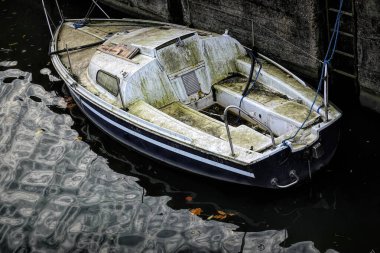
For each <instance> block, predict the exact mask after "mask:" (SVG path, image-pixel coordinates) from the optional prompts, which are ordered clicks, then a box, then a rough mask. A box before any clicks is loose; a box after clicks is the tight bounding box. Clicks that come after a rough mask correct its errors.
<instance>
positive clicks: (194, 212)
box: [190, 207, 203, 215]
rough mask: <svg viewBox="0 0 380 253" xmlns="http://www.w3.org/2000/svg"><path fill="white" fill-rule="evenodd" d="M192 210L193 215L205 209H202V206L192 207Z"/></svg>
mask: <svg viewBox="0 0 380 253" xmlns="http://www.w3.org/2000/svg"><path fill="white" fill-rule="evenodd" d="M190 212H191V213H192V214H193V215H200V214H201V213H202V212H203V210H202V208H199V207H198V208H194V209H190Z"/></svg>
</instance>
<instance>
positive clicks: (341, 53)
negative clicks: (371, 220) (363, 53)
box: [335, 50, 355, 59]
mask: <svg viewBox="0 0 380 253" xmlns="http://www.w3.org/2000/svg"><path fill="white" fill-rule="evenodd" d="M335 53H337V54H340V55H344V56H347V57H350V58H352V59H355V55H353V54H349V53H346V52H343V51H340V50H335Z"/></svg>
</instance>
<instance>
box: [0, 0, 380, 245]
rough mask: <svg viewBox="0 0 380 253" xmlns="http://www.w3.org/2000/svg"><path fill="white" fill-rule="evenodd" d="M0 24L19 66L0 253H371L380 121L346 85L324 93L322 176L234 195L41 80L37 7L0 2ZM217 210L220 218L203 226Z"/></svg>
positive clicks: (5, 74)
mask: <svg viewBox="0 0 380 253" xmlns="http://www.w3.org/2000/svg"><path fill="white" fill-rule="evenodd" d="M51 2H52V3H53V1H51ZM61 2H63V1H61ZM78 2H79V1H77V2H75V1H73V0H72V1H65V2H64V3H62V4H63V7H64V11H65V14H66V16H70V17H78V16H79V17H81V16H83V15H84V14H85V12H86V11H87V8H88V6H89V5H90V3H88V2H86V1H81V2H80V3H78ZM56 14H57V13H54V12H53V16H56ZM98 16H100V13H98ZM112 16H113V17H122V15H121V14H120V13H116V12H112ZM53 18H54V17H53ZM0 21H1V23H0V24H1V33H0V34H1V35H0V62H3V65H5V64H4V61H17V65H16V66H13V67H0V126H1V127H0V173H1V174H0V249H1V250H0V251H1V252H23V251H26V252H32V251H34V252H87V251H89V252H179V251H182V252H213V251H214V252H239V251H242V249H244V250H243V252H317V250H316V249H318V250H319V251H320V252H325V251H326V250H328V249H333V250H336V251H338V252H371V251H372V252H379V251H380V240H379V239H380V232H379V227H380V226H379V225H380V189H379V183H378V180H379V178H380V170H379V165H378V163H379V154H380V149H379V148H378V144H379V141H380V134H379V133H378V131H379V129H380V116H379V115H378V114H376V113H373V112H371V111H369V110H366V109H364V108H360V107H358V106H357V102H356V100H355V99H354V98H353V96H352V94H353V92H352V90H353V88H352V86H350V85H349V84H348V83H346V82H343V81H335V82H334V84H333V93H332V95H333V97H332V100H333V102H335V103H336V104H337V105H338V106H339V107H340V108H341V109H342V110H343V114H344V117H343V125H342V139H341V143H340V146H339V149H338V151H337V154H336V156H335V157H334V159H333V160H332V162H331V164H330V165H329V166H328V167H326V168H325V169H324V170H322V171H321V172H320V173H318V174H317V175H315V177H313V179H312V182H310V183H307V184H305V185H303V186H301V187H298V188H295V189H292V190H288V191H268V190H262V189H257V188H248V187H241V186H236V185H232V184H225V183H220V182H216V181H213V180H210V179H206V178H202V177H199V176H196V175H191V174H187V173H183V172H180V171H176V170H175V169H173V168H170V167H167V166H165V165H162V164H160V163H159V162H156V161H152V160H150V159H148V158H146V157H144V156H142V155H140V154H138V153H136V152H134V151H131V150H128V149H127V148H125V147H123V146H121V145H119V144H118V143H116V142H114V141H112V140H111V139H110V138H108V137H107V136H105V135H104V134H103V133H102V132H100V131H99V130H98V129H97V128H96V127H95V126H94V125H93V124H91V123H90V122H88V121H87V120H86V119H85V118H84V117H83V115H82V114H81V112H80V111H79V110H78V108H76V107H75V105H73V104H72V103H71V101H70V98H69V97H68V93H67V90H66V89H65V87H64V85H63V83H62V82H50V81H49V78H48V76H47V75H43V74H40V70H41V69H43V68H50V69H51V70H52V71H53V68H52V66H51V63H50V61H49V57H48V56H47V50H48V42H49V40H50V35H49V32H48V29H47V27H46V22H45V20H44V16H43V12H42V9H41V3H40V1H21V0H13V1H10V0H0ZM16 68H17V69H19V70H16ZM12 69H13V70H12ZM52 74H53V75H56V73H55V72H54V71H53V72H52ZM31 78H32V80H31ZM66 105H67V106H66ZM194 208H201V209H202V210H203V212H202V213H201V215H200V216H199V217H198V216H195V215H192V214H191V213H190V212H189V211H188V210H189V209H194ZM218 210H219V211H223V212H225V213H228V214H229V215H227V218H226V219H223V220H217V219H215V218H211V219H210V220H208V219H207V218H209V217H211V216H212V215H214V216H215V215H217V214H218V212H217V211H218ZM246 232H247V233H246ZM286 237H287V239H286ZM285 239H286V240H285ZM243 242H244V243H243ZM312 243H314V246H315V248H316V249H313V248H312Z"/></svg>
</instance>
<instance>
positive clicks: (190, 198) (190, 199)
mask: <svg viewBox="0 0 380 253" xmlns="http://www.w3.org/2000/svg"><path fill="white" fill-rule="evenodd" d="M185 200H186V201H187V202H190V201H193V197H191V196H187V197H185Z"/></svg>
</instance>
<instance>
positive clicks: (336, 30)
mask: <svg viewBox="0 0 380 253" xmlns="http://www.w3.org/2000/svg"><path fill="white" fill-rule="evenodd" d="M343 1H344V0H340V3H339V11H338V14H337V16H336V19H335V24H334V31H333V34H332V36H331V39H330V42H329V46H328V48H327V52H326V55H325V58H324V60H323V65H322V71H321V75H320V78H319V84H318V88H317V91H316V93H315V97H314V100H313V103H312V104H311V106H310V109H309V113H308V115H307V117H306V118H305V120H304V121H303V122H302V124H301V126H300V127H299V128H298V129H297V131H296V132H295V133H294V134H293V135H292V136H291V137H289V138H287V139H285V140H283V141H282V143H283V145H286V146H288V144H287V142H286V141H288V140H291V139H294V138H295V137H296V136H297V134H298V133H299V131H300V130H301V129H302V128H303V127H304V125H305V124H306V122H307V120H308V119H309V117H310V115H311V112H312V111H313V107H314V104H315V102H316V101H317V97H318V94H319V91H320V90H321V87H322V83H323V77H324V75H325V74H326V73H325V70H326V68H325V66H326V65H327V66H328V65H329V64H330V62H331V60H332V59H333V56H334V53H335V49H336V45H337V43H338V35H339V29H340V18H341V16H342V6H343ZM320 108H321V106H320V107H319V108H318V110H317V111H319V109H320Z"/></svg>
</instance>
